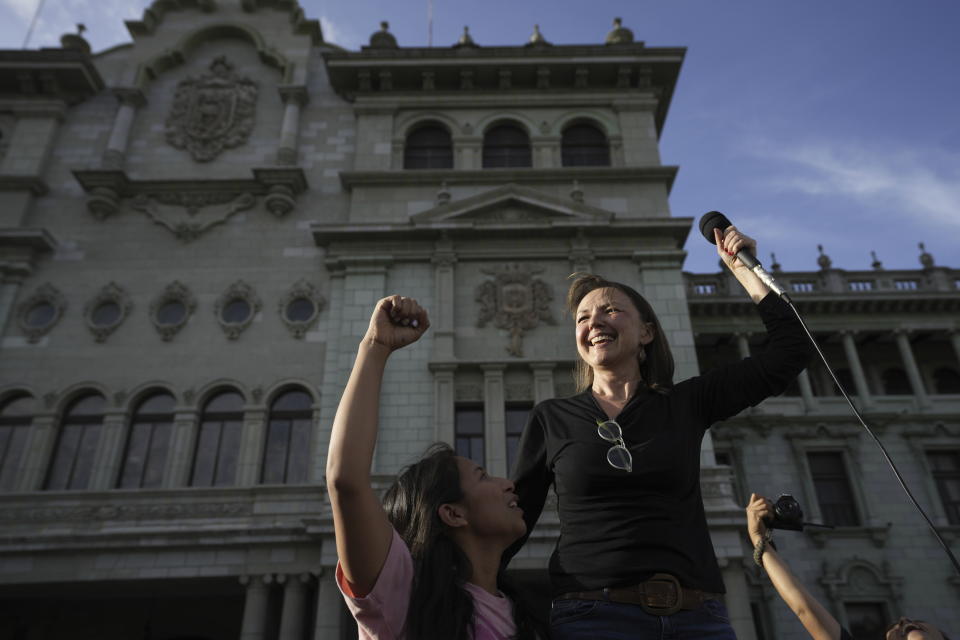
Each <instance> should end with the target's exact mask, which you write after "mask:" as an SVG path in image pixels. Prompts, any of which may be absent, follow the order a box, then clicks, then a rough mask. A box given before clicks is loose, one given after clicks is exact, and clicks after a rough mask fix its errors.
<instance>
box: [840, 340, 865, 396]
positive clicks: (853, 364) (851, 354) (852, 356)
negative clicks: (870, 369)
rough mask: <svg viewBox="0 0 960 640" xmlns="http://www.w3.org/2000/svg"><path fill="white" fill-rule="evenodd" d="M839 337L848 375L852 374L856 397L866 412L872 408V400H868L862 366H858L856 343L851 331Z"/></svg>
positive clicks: (858, 355)
mask: <svg viewBox="0 0 960 640" xmlns="http://www.w3.org/2000/svg"><path fill="white" fill-rule="evenodd" d="M840 337H841V339H842V340H843V351H844V353H845V354H846V356H847V364H849V365H850V373H851V374H853V384H854V385H855V386H856V392H857V395H858V396H859V397H860V404H861V405H862V407H861V408H862V409H863V410H868V409H869V408H870V407H872V406H873V400H872V399H871V398H870V387H869V386H868V385H867V376H866V375H864V373H863V365H861V364H860V354H859V353H857V342H856V340H854V338H853V332H852V331H841V332H840Z"/></svg>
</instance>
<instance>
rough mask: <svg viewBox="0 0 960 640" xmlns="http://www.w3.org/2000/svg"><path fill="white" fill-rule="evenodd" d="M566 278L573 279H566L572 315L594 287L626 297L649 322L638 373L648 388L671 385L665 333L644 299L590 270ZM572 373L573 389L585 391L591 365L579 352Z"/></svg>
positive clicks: (661, 389)
mask: <svg viewBox="0 0 960 640" xmlns="http://www.w3.org/2000/svg"><path fill="white" fill-rule="evenodd" d="M570 278H571V279H572V280H573V282H572V283H570V289H569V290H568V291H567V310H568V311H569V312H570V314H571V315H574V316H575V315H576V313H577V307H578V306H580V301H581V300H583V298H584V297H585V296H586V295H587V294H588V293H590V292H591V291H594V290H596V289H617V290H619V291H621V292H623V293H624V294H626V296H627V297H628V298H630V301H631V302H633V306H635V307H636V308H637V311H639V312H640V319H641V321H642V322H648V323H650V324H651V325H653V340H652V341H651V342H650V344H648V345H646V347H645V348H644V350H643V353H644V354H645V356H638V358H637V359H638V361H639V364H640V377H641V378H642V379H643V383H644V384H646V385H647V386H648V387H649V388H650V389H653V390H654V391H659V392H663V393H665V392H666V391H668V390H669V389H670V388H671V387H672V386H673V368H674V365H673V354H672V353H670V345H669V344H668V343H667V336H666V334H665V333H664V332H663V328H662V327H661V326H660V321H659V320H658V319H657V314H656V313H655V312H654V310H653V307H651V306H650V303H649V302H647V299H646V298H644V297H643V296H642V295H640V294H639V293H638V292H637V291H636V290H635V289H634V288H632V287H628V286H627V285H625V284H621V283H619V282H613V281H611V280H606V279H604V278H603V277H601V276H598V275H594V274H592V273H574V274H572V275H571V276H570ZM573 377H574V380H575V381H576V383H577V391H585V390H586V389H588V388H590V385H591V384H593V369H591V368H590V365H588V364H587V363H586V362H584V361H583V358H580V357H579V356H578V357H577V364H576V367H575V368H574V371H573Z"/></svg>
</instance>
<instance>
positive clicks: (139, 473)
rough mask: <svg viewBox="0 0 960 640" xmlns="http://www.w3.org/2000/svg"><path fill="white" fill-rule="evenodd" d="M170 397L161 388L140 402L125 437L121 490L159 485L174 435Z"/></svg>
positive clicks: (171, 400) (119, 482) (171, 397)
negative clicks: (125, 445)
mask: <svg viewBox="0 0 960 640" xmlns="http://www.w3.org/2000/svg"><path fill="white" fill-rule="evenodd" d="M173 405H174V399H173V396H172V395H170V394H169V393H167V392H165V391H162V392H159V393H155V394H153V395H151V396H150V397H148V398H147V399H146V400H144V401H143V402H141V403H140V405H139V406H138V407H137V410H136V412H134V414H133V418H132V419H131V420H130V430H129V434H128V436H127V450H126V453H125V454H124V456H123V468H122V469H121V470H120V479H119V481H118V482H117V486H118V487H119V488H121V489H138V488H150V487H159V486H160V483H161V482H162V481H163V468H164V466H165V465H166V463H167V453H168V451H169V450H170V437H171V435H172V434H173Z"/></svg>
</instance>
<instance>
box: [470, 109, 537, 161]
mask: <svg viewBox="0 0 960 640" xmlns="http://www.w3.org/2000/svg"><path fill="white" fill-rule="evenodd" d="M498 129H516V130H517V131H519V132H520V133H522V134H523V136H524V138H526V145H525V146H521V145H520V144H511V145H506V144H502V143H498V144H497V145H496V146H493V145H491V144H490V142H489V139H490V136H491V135H492V134H493V132H495V131H497V130H498ZM521 148H522V149H523V150H524V154H523V155H521V154H520V153H519V152H517V154H516V157H519V158H520V160H525V163H523V164H518V163H514V162H513V161H511V158H513V157H514V156H513V155H512V154H511V153H510V152H507V153H505V154H503V155H504V158H506V161H505V163H504V164H499V160H498V161H497V162H498V163H497V164H492V160H493V159H494V158H495V157H499V156H488V151H491V150H495V149H504V150H510V149H513V150H515V151H516V150H519V149H521ZM480 167H481V168H482V169H530V168H532V167H533V142H532V140H531V137H530V132H529V131H528V130H527V128H526V127H524V126H523V125H522V124H520V123H519V122H516V121H514V120H501V121H499V122H495V123H494V124H492V125H490V126H489V127H487V129H486V130H485V131H484V132H483V142H482V144H481V150H480Z"/></svg>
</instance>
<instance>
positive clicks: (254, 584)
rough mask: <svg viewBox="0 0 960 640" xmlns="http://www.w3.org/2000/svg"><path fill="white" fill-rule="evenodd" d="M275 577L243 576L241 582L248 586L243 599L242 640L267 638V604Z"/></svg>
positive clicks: (262, 639)
mask: <svg viewBox="0 0 960 640" xmlns="http://www.w3.org/2000/svg"><path fill="white" fill-rule="evenodd" d="M271 582H273V577H272V576H270V575H269V574H268V575H265V576H242V577H241V578H240V584H242V585H244V586H245V587H246V588H247V593H246V597H245V598H244V601H243V622H242V623H241V627H240V640H265V638H266V637H267V604H268V596H269V595H270V594H269V591H268V589H269V587H268V585H269V584H270V583H271Z"/></svg>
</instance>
